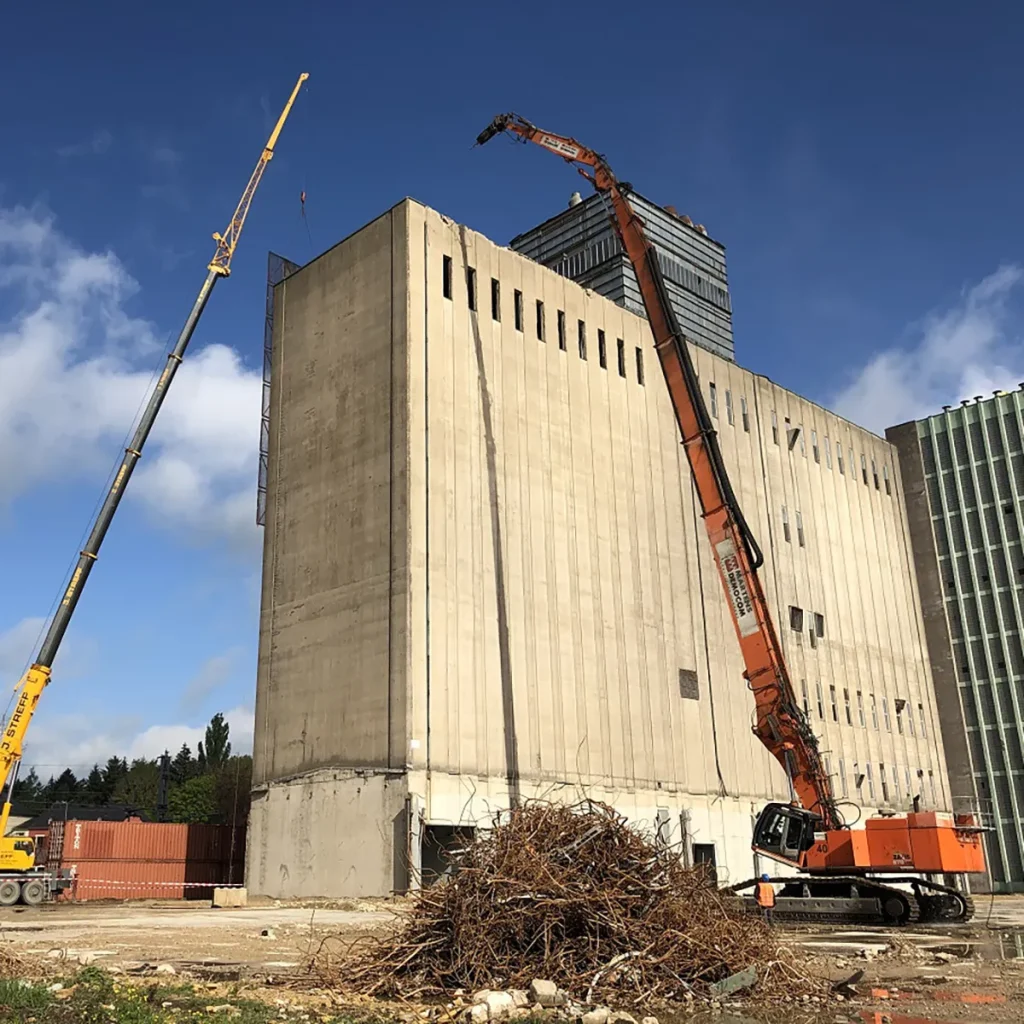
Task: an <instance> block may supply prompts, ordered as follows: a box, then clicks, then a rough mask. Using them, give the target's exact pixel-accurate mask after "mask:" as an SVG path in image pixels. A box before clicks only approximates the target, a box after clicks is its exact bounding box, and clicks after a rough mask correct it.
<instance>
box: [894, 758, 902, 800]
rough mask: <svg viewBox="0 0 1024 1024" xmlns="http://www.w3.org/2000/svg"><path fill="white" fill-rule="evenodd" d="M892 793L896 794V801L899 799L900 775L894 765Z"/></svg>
mask: <svg viewBox="0 0 1024 1024" xmlns="http://www.w3.org/2000/svg"><path fill="white" fill-rule="evenodd" d="M892 791H893V792H894V793H895V794H896V799H897V800H899V798H900V773H899V771H898V769H897V768H896V765H893V766H892Z"/></svg>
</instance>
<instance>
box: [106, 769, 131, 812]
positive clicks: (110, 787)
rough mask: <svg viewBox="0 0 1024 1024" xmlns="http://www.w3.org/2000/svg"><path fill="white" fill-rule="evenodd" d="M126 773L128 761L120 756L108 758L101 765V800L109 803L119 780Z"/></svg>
mask: <svg viewBox="0 0 1024 1024" xmlns="http://www.w3.org/2000/svg"><path fill="white" fill-rule="evenodd" d="M127 774H128V762H127V761H126V760H125V759H124V758H122V757H111V758H108V760H107V763H106V764H105V765H104V766H103V786H102V790H103V796H104V799H103V802H104V803H105V804H109V803H110V802H111V801H112V800H113V798H114V792H115V790H116V789H117V787H118V784H119V783H120V782H121V780H122V779H123V778H124V777H125V776H126V775H127Z"/></svg>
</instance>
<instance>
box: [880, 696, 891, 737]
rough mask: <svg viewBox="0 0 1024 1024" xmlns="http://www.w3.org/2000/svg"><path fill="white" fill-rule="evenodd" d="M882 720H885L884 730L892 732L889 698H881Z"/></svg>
mask: <svg viewBox="0 0 1024 1024" xmlns="http://www.w3.org/2000/svg"><path fill="white" fill-rule="evenodd" d="M882 721H883V722H885V731H886V732H892V720H891V719H890V718H889V698H888V697H883V698H882Z"/></svg>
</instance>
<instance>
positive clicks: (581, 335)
mask: <svg viewBox="0 0 1024 1024" xmlns="http://www.w3.org/2000/svg"><path fill="white" fill-rule="evenodd" d="M576 345H577V347H578V348H579V351H580V359H586V358H587V325H586V324H585V323H584V322H583V321H582V320H577V321H576Z"/></svg>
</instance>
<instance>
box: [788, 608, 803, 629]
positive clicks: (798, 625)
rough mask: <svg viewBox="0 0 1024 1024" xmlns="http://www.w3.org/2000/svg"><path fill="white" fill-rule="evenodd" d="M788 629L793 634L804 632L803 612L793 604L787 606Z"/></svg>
mask: <svg viewBox="0 0 1024 1024" xmlns="http://www.w3.org/2000/svg"><path fill="white" fill-rule="evenodd" d="M789 628H790V629H791V630H793V632H794V633H802V632H803V631H804V610H803V608H797V606H796V605H795V604H791V605H790V606H789Z"/></svg>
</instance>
